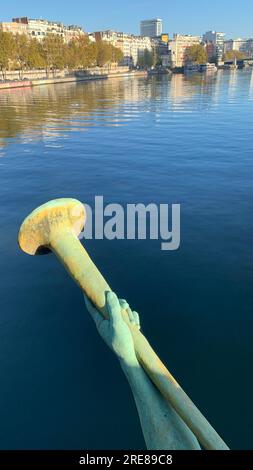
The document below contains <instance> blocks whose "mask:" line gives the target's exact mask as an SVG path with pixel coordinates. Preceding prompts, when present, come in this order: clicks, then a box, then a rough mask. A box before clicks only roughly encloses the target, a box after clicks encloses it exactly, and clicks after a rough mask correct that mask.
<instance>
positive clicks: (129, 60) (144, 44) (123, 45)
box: [93, 30, 154, 67]
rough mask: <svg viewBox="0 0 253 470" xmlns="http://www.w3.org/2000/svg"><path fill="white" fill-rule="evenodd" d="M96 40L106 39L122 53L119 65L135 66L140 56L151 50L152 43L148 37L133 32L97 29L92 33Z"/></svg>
mask: <svg viewBox="0 0 253 470" xmlns="http://www.w3.org/2000/svg"><path fill="white" fill-rule="evenodd" d="M93 35H94V38H95V40H96V41H99V40H102V41H107V42H109V43H110V44H112V45H113V46H114V47H117V48H118V49H120V50H121V51H122V53H123V61H122V63H121V65H127V66H130V67H131V66H134V67H135V66H136V65H138V62H139V59H140V57H142V56H143V55H144V53H145V51H146V50H148V51H149V52H152V50H153V47H154V43H153V40H152V39H151V38H149V37H142V36H134V35H133V34H127V33H121V32H117V31H111V30H108V31H97V32H95V33H93Z"/></svg>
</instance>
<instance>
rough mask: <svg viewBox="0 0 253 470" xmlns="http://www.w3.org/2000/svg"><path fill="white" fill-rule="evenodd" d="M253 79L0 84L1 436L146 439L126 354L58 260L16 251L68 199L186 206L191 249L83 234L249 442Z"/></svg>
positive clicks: (247, 74)
mask: <svg viewBox="0 0 253 470" xmlns="http://www.w3.org/2000/svg"><path fill="white" fill-rule="evenodd" d="M252 106H253V74H252V71H231V72H222V71H220V72H218V73H217V74H216V75H214V76H210V77H209V76H206V77H205V76H201V75H196V76H190V77H184V76H183V75H174V76H172V77H167V76H164V77H161V78H159V77H152V78H142V77H141V78H120V79H112V80H108V81H101V82H92V83H79V84H67V85H65V84H63V85H57V86H45V87H38V88H33V89H23V90H22V89H20V90H18V89H17V90H10V91H1V92H0V220H1V224H0V241H1V243H0V376H1V386H0V447H1V448H2V449H87V448H89V449H99V448H100V449H112V448H114V449H117V448H123V449H138V448H140V449H141V448H144V441H143V437H142V433H141V430H140V426H139V422H138V417H137V412H136V410H135V405H134V402H133V398H132V395H131V392H130V389H129V387H128V385H127V382H126V379H125V377H124V376H123V374H122V372H121V369H120V367H119V364H118V363H117V360H116V359H115V357H113V355H112V353H111V352H110V351H109V349H108V350H107V349H106V346H105V345H104V344H103V342H102V340H101V339H100V338H99V336H98V334H97V332H96V329H95V327H94V324H93V323H92V321H91V319H90V318H89V315H88V313H87V312H86V310H85V307H84V303H83V299H82V295H81V293H80V291H79V289H78V288H77V287H76V286H75V284H74V283H73V281H72V280H71V279H70V278H69V276H68V274H67V273H66V272H65V271H64V269H63V268H62V266H61V265H60V264H59V262H58V261H57V260H56V258H55V257H54V256H53V255H49V256H38V257H30V256H28V255H25V254H24V253H22V252H21V251H20V250H19V248H18V246H17V233H18V229H19V226H20V224H21V222H22V220H23V219H24V217H25V216H26V215H27V214H28V213H29V212H30V211H31V210H32V209H34V208H35V207H37V206H38V205H40V204H42V203H44V202H46V201H48V200H50V199H54V198H58V197H74V198H77V199H79V200H81V201H82V202H85V203H88V204H90V205H93V203H94V197H95V195H102V196H103V197H104V201H105V203H120V204H122V205H123V206H124V207H125V206H126V204H128V203H143V204H149V203H158V204H160V203H167V204H169V205H171V204H175V203H177V204H181V245H180V248H179V249H178V250H177V251H162V250H161V246H160V241H159V240H112V241H110V240H87V241H86V242H85V244H86V247H87V250H88V251H89V253H90V255H91V256H92V258H93V259H94V260H95V262H96V263H97V265H98V267H99V268H100V269H101V271H102V272H103V273H104V275H105V277H106V278H107V280H108V282H109V283H110V285H111V286H112V287H113V289H114V290H115V292H116V293H117V294H118V295H119V296H120V297H123V298H126V299H127V300H128V301H129V303H130V304H131V306H132V307H133V308H134V309H135V310H137V311H138V312H139V313H140V317H141V321H142V328H143V331H144V333H145V335H146V336H147V337H148V339H149V340H150V342H151V344H152V345H153V347H154V349H155V350H156V351H157V352H158V354H159V356H160V357H161V358H162V360H163V361H164V362H165V363H166V364H167V366H168V368H169V370H171V372H172V373H173V374H174V376H175V377H176V379H177V380H178V381H179V382H180V384H181V385H182V386H183V388H184V389H185V391H186V392H187V393H188V394H189V395H190V397H191V398H192V400H193V401H194V402H195V403H196V405H197V406H198V407H199V408H200V410H201V411H202V412H203V413H204V414H205V416H206V417H207V418H208V420H209V421H210V422H211V423H212V425H213V426H214V427H215V428H216V429H217V431H218V432H219V433H220V434H221V435H222V437H223V438H224V440H225V441H226V442H227V444H228V445H229V446H231V447H232V448H233V449H243V448H252V446H253V435H252V422H253V408H252V389H253V377H252V358H253V341H252V331H253V316H252V312H253V294H252V285H253V249H252V244H253V217H252V203H253V185H252V178H253V138H252V124H253V122H252Z"/></svg>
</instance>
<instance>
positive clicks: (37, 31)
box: [12, 17, 85, 42]
mask: <svg viewBox="0 0 253 470" xmlns="http://www.w3.org/2000/svg"><path fill="white" fill-rule="evenodd" d="M12 22H13V24H17V25H25V26H26V28H27V32H28V35H29V36H30V37H33V38H36V39H37V40H38V41H42V40H43V38H44V37H45V36H46V35H47V34H54V35H56V36H60V37H62V38H63V39H64V41H66V42H69V41H71V40H72V39H73V38H76V37H78V36H80V35H84V34H85V33H84V31H83V30H82V28H81V27H80V26H65V25H64V24H63V23H61V22H57V21H48V20H44V19H32V18H27V17H22V18H13V20H12Z"/></svg>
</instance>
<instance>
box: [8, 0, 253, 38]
mask: <svg viewBox="0 0 253 470" xmlns="http://www.w3.org/2000/svg"><path fill="white" fill-rule="evenodd" d="M1 3H2V5H1V8H0V20H4V21H6V20H9V19H10V18H12V17H13V16H28V17H31V18H40V17H42V18H48V19H53V20H54V19H56V20H59V21H63V22H64V23H66V24H73V23H74V24H80V25H81V26H83V27H84V29H85V30H86V31H97V30H102V29H117V30H120V31H125V32H133V33H138V31H139V21H140V20H141V19H148V18H157V17H160V18H162V19H163V21H164V31H165V32H169V33H170V34H172V33H173V32H178V33H188V34H202V33H203V32H205V31H207V30H210V29H215V30H216V31H224V32H225V33H226V34H227V37H247V36H248V37H253V22H252V18H253V1H252V0H241V1H240V2H238V1H235V0H234V1H233V0H209V1H207V0H195V1H194V0H192V1H190V0H177V2H176V1H175V0H174V1H170V0H125V2H120V1H119V0H94V1H91V0H72V1H66V0H43V1H40V2H37V1H35V0H22V1H20V0H14V1H9V2H1ZM233 4H234V5H233Z"/></svg>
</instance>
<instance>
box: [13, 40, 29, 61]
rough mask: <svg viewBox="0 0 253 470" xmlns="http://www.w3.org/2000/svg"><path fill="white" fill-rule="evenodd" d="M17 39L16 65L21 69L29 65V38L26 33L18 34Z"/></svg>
mask: <svg viewBox="0 0 253 470" xmlns="http://www.w3.org/2000/svg"><path fill="white" fill-rule="evenodd" d="M15 39H16V41H15V42H16V44H15V60H16V66H17V68H18V69H19V70H24V69H25V68H26V67H27V66H28V58H29V38H28V37H27V36H26V35H25V34H17V35H16V37H15Z"/></svg>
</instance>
